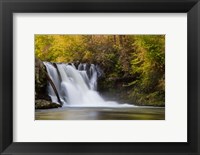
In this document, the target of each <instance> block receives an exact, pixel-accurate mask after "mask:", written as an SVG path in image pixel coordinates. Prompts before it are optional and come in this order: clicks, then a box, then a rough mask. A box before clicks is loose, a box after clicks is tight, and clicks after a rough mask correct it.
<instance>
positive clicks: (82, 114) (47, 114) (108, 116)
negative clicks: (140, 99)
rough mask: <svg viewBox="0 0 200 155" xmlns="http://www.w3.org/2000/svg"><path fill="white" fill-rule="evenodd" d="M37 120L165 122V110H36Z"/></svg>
mask: <svg viewBox="0 0 200 155" xmlns="http://www.w3.org/2000/svg"><path fill="white" fill-rule="evenodd" d="M35 120H165V108H163V107H162V108H160V107H159V108H155V107H134V108H107V107H81V108H80V107H70V108H69V107H68V108H58V109H48V110H36V111H35Z"/></svg>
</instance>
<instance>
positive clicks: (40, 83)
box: [35, 58, 60, 109]
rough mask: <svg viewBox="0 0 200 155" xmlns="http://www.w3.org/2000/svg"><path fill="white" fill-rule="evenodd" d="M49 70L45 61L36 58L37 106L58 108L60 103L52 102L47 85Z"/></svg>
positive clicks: (39, 107)
mask: <svg viewBox="0 0 200 155" xmlns="http://www.w3.org/2000/svg"><path fill="white" fill-rule="evenodd" d="M46 75H47V71H46V68H45V66H44V64H43V62H42V61H41V60H39V59H37V58H35V108H36V109H47V108H57V107H60V105H58V104H56V103H52V102H51V98H50V97H49V96H48V94H47V91H46V87H47V83H48V79H47V76H46Z"/></svg>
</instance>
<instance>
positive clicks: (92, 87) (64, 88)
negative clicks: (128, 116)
mask: <svg viewBox="0 0 200 155" xmlns="http://www.w3.org/2000/svg"><path fill="white" fill-rule="evenodd" d="M44 65H45V66H46V69H47V72H48V74H49V77H50V78H51V79H52V81H53V83H54V85H55V87H56V89H57V91H58V94H59V96H60V99H61V102H62V103H63V106H69V107H73V106H80V107H99V106H102V107H117V106H131V105H128V104H118V103H117V102H114V101H105V100H104V99H103V98H102V97H101V96H100V95H99V93H98V92H97V79H98V76H100V74H101V71H100V69H99V67H98V66H96V65H94V64H91V65H89V64H86V63H84V64H82V63H80V64H79V65H78V66H77V68H76V66H75V65H74V64H64V63H54V64H52V63H50V62H44ZM47 91H48V95H49V96H50V97H51V100H52V102H54V103H58V104H59V102H58V99H57V96H56V95H55V92H54V90H53V89H52V86H51V85H50V84H48V86H47Z"/></svg>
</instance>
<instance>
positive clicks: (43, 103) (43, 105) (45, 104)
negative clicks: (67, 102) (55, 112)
mask: <svg viewBox="0 0 200 155" xmlns="http://www.w3.org/2000/svg"><path fill="white" fill-rule="evenodd" d="M59 107H61V105H59V104H57V103H52V102H50V101H47V100H42V99H39V100H35V109H49V108H59Z"/></svg>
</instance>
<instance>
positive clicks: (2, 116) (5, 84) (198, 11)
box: [0, 0, 200, 155]
mask: <svg viewBox="0 0 200 155" xmlns="http://www.w3.org/2000/svg"><path fill="white" fill-rule="evenodd" d="M48 12H51V13H57V12H58V13H64V12H65V13H66V12H79V13H82V12H89V13H95V12H108V13H125V12H126V13H128V12H135V13H139V12H140V13H187V15H188V16H187V21H188V23H187V26H188V29H187V34H188V39H187V42H188V49H187V50H188V51H187V54H188V59H187V60H188V62H187V69H188V74H187V79H188V82H187V88H188V90H187V91H188V96H187V98H188V119H187V121H188V142H187V143H166V142H163V143H120V142H118V143H55V142H51V143H41V142H40V143H31V142H29V143H16V142H13V128H12V127H13V80H14V79H13V78H14V77H13V59H14V58H13V13H48ZM199 37H200V2H199V1H198V0H0V152H1V154H16V155H19V154H23V155H24V154H57V155H59V154H68V155H70V154H76V155H78V154H98V155H101V154H105V155H106V154H117V155H126V154H134V155H146V154H161V155H167V154H174V155H175V154H181V155H189V154H190V155H198V154H200V104H199V100H200V95H198V93H199V92H200V91H199V89H200V80H198V79H199V78H200V71H198V70H199V69H200V54H199V49H200V44H199ZM177 59H178V58H177ZM179 59H181V55H180V58H179ZM30 134H31V133H30Z"/></svg>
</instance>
